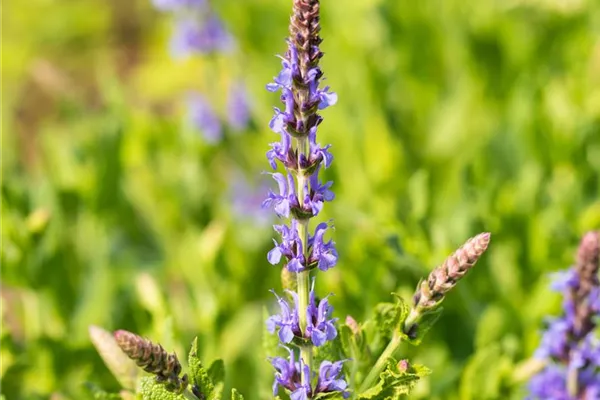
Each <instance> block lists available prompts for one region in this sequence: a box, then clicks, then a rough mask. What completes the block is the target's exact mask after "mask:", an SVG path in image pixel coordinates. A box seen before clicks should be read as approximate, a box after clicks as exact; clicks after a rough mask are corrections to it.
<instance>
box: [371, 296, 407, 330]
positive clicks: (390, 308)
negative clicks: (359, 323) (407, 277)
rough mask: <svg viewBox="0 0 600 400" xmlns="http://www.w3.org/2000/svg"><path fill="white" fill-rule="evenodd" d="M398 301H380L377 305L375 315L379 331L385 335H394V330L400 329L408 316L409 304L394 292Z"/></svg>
mask: <svg viewBox="0 0 600 400" xmlns="http://www.w3.org/2000/svg"><path fill="white" fill-rule="evenodd" d="M394 296H395V297H396V303H379V304H377V305H376V306H375V315H374V317H373V319H374V321H375V325H376V326H377V329H378V331H379V333H380V334H381V335H382V336H383V337H385V338H390V337H392V335H393V333H394V331H396V330H399V329H400V328H401V327H402V325H403V324H404V320H406V317H407V316H408V312H409V311H410V308H409V307H408V304H406V302H405V301H404V300H403V299H402V297H400V296H398V295H397V294H395V293H394Z"/></svg>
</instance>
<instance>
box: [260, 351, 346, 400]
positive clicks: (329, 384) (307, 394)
mask: <svg viewBox="0 0 600 400" xmlns="http://www.w3.org/2000/svg"><path fill="white" fill-rule="evenodd" d="M286 349H287V348H286ZM287 350H288V352H289V354H290V355H289V359H285V358H282V357H273V358H272V359H271V363H272V364H273V367H275V371H276V372H275V381H274V382H273V395H274V396H276V395H277V393H278V392H279V388H280V387H282V388H284V389H287V390H289V391H290V399H292V400H308V399H313V398H315V397H316V396H317V395H318V394H325V393H332V392H341V393H342V396H343V397H344V398H347V397H348V396H349V393H348V391H346V388H347V387H348V384H347V383H346V381H345V380H344V379H342V378H340V376H341V375H342V366H343V363H344V361H336V362H330V361H323V362H322V363H321V365H320V366H319V374H318V377H317V381H316V383H315V384H314V385H312V384H311V382H312V381H313V379H312V378H313V377H312V376H311V371H310V369H309V367H308V365H306V364H304V362H303V360H302V358H299V360H298V361H296V357H295V355H294V351H293V350H291V349H287ZM303 378H304V379H303Z"/></svg>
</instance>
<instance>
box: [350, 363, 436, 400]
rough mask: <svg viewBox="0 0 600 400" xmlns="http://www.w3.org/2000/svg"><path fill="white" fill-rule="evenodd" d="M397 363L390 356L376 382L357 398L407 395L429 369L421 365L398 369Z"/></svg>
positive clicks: (388, 398)
mask: <svg viewBox="0 0 600 400" xmlns="http://www.w3.org/2000/svg"><path fill="white" fill-rule="evenodd" d="M399 365H400V364H399V363H398V362H397V361H396V360H394V359H393V358H390V360H389V362H388V364H387V366H386V368H385V369H384V370H383V372H382V373H381V374H380V376H379V381H378V383H377V384H376V385H375V386H373V387H371V388H370V389H368V390H367V391H365V392H362V393H360V394H359V395H358V399H359V400H393V399H399V398H400V397H401V396H402V395H407V394H409V393H410V392H411V390H412V389H413V388H414V386H415V384H416V383H417V382H418V381H419V379H420V378H422V377H424V376H427V375H429V374H430V371H429V369H427V368H426V367H424V366H422V365H414V366H409V367H408V368H407V369H405V370H401V369H399Z"/></svg>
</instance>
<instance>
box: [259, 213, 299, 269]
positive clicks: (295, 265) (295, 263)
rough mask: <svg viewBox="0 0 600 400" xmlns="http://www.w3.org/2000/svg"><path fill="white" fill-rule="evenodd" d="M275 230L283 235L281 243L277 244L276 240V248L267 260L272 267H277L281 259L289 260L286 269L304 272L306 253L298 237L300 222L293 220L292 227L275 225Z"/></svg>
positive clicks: (268, 255) (270, 252)
mask: <svg viewBox="0 0 600 400" xmlns="http://www.w3.org/2000/svg"><path fill="white" fill-rule="evenodd" d="M274 228H275V230H276V231H277V232H278V233H279V234H280V235H281V243H279V244H278V243H277V242H276V241H275V240H273V242H274V243H275V248H273V249H272V250H271V251H269V253H268V254H267V259H268V260H269V263H271V264H272V265H277V264H278V263H279V261H280V260H281V257H282V256H283V257H285V258H287V260H288V262H287V264H286V266H285V267H286V268H287V269H288V270H289V271H290V272H300V271H303V270H304V268H305V267H304V264H305V259H304V253H303V248H304V247H303V246H302V240H301V239H300V236H299V235H298V222H297V220H295V219H293V220H292V221H291V223H290V226H289V227H287V226H286V225H275V226H274Z"/></svg>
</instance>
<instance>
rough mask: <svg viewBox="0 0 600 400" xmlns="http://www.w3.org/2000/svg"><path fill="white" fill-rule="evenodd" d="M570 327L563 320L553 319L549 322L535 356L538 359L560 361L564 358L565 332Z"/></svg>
mask: <svg viewBox="0 0 600 400" xmlns="http://www.w3.org/2000/svg"><path fill="white" fill-rule="evenodd" d="M569 328H570V325H569V323H568V322H567V321H566V320H564V319H563V318H555V319H552V320H550V321H549V323H548V326H547V328H546V331H545V332H544V336H542V342H541V344H540V347H538V349H537V351H536V353H535V355H536V357H538V358H547V357H553V358H558V359H562V358H565V357H566V354H565V353H566V352H567V351H568V347H567V340H568V339H567V332H568V331H569Z"/></svg>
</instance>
